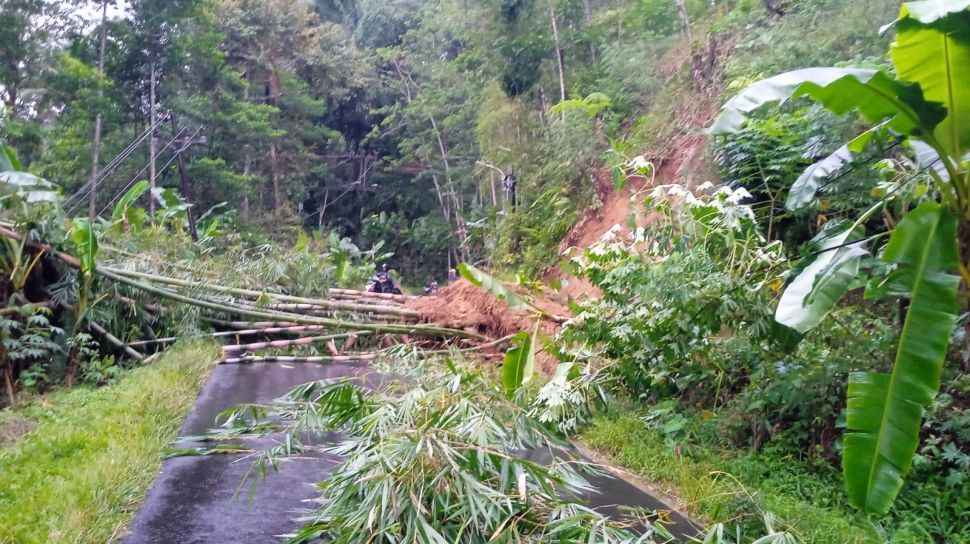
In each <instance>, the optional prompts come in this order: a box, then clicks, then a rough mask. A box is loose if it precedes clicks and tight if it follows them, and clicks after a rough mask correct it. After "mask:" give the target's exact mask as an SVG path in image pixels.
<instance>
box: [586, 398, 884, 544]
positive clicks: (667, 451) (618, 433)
mask: <svg viewBox="0 0 970 544" xmlns="http://www.w3.org/2000/svg"><path fill="white" fill-rule="evenodd" d="M580 438H581V439H582V440H583V441H584V442H585V443H586V444H588V445H589V446H590V447H592V448H593V449H595V450H598V451H600V452H602V453H604V454H606V455H607V456H608V458H609V459H610V460H611V461H612V462H614V463H616V464H617V465H619V466H622V467H625V468H626V469H628V470H630V471H631V472H633V473H635V474H637V475H638V476H641V477H643V478H645V479H647V480H649V481H651V482H653V483H655V484H657V485H658V486H660V487H662V488H664V489H665V490H669V492H670V493H671V494H672V495H675V496H677V497H679V498H680V499H681V501H682V502H683V507H684V509H685V510H686V511H687V512H688V513H690V514H691V515H692V516H695V517H696V518H698V519H700V520H702V521H703V522H705V523H711V524H713V523H725V524H729V525H731V524H734V523H736V522H738V521H740V522H741V524H742V525H743V526H744V527H747V528H750V530H751V531H752V532H753V533H756V532H760V533H761V534H764V522H763V514H764V513H765V512H770V513H771V514H772V515H773V516H774V517H775V523H774V528H775V529H776V530H788V531H791V532H793V533H796V534H797V535H799V536H800V537H801V539H802V541H804V542H807V543H818V544H822V543H825V544H828V543H833V542H838V543H840V544H841V543H846V544H863V543H865V544H868V543H875V542H881V541H882V540H881V539H880V538H879V536H878V535H877V534H876V531H875V530H874V529H873V528H872V526H871V524H869V523H867V521H866V520H865V519H864V518H862V517H860V516H858V515H857V514H855V513H853V512H851V511H850V510H849V509H848V508H847V506H846V505H845V501H844V499H843V496H844V493H843V492H842V487H841V484H840V483H839V482H840V481H839V480H838V474H837V473H836V472H835V471H834V470H833V471H832V472H831V474H825V473H820V472H819V470H818V468H817V467H813V468H812V471H811V472H809V469H808V467H805V466H803V465H802V464H801V463H799V462H792V461H790V460H785V459H781V458H777V457H772V456H771V455H770V454H757V455H755V454H752V455H749V456H742V457H736V458H728V457H723V456H719V455H716V454H713V453H711V452H708V451H705V450H703V449H700V448H692V450H691V453H690V454H687V455H677V454H675V452H674V451H673V450H672V449H671V448H670V447H669V446H668V445H667V444H665V443H664V438H663V436H662V435H661V434H660V433H659V432H656V431H652V430H650V429H647V428H646V427H645V426H644V425H643V423H642V422H641V421H640V420H639V419H638V417H637V415H636V414H631V413H629V412H624V413H619V412H613V413H609V414H606V415H604V416H599V417H597V418H596V419H594V420H593V421H592V422H591V424H590V425H589V427H588V428H587V430H586V431H585V432H584V433H583V434H582V436H581V437H580ZM739 518H740V520H739ZM730 532H731V533H732V534H733V529H731V531H730Z"/></svg>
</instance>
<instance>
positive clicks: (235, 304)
mask: <svg viewBox="0 0 970 544" xmlns="http://www.w3.org/2000/svg"><path fill="white" fill-rule="evenodd" d="M196 300H201V301H205V302H210V303H213V304H221V305H224V306H229V307H232V308H241V309H246V310H253V311H269V312H274V313H286V314H288V315H303V316H313V317H322V318H330V317H333V315H332V311H328V310H324V309H322V308H316V309H312V310H311V309H303V310H299V311H294V312H285V311H283V310H281V309H278V308H279V306H278V305H270V306H259V305H257V304H254V303H252V302H251V301H248V300H245V301H232V302H230V301H225V300H220V299H219V298H215V297H207V296H202V297H198V298H197V299H196ZM374 317H380V318H382V319H381V321H382V322H383V323H415V322H417V321H419V318H417V317H411V316H398V315H393V314H375V315H374ZM293 325H297V323H293Z"/></svg>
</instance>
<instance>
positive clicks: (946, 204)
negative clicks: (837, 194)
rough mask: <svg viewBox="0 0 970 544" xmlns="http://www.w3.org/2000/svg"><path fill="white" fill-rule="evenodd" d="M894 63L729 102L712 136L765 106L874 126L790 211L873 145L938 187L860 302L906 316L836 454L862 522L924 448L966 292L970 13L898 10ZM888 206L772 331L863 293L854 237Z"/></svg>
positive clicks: (861, 392)
mask: <svg viewBox="0 0 970 544" xmlns="http://www.w3.org/2000/svg"><path fill="white" fill-rule="evenodd" d="M890 28H894V29H895V32H896V39H895V41H894V42H893V44H892V45H891V49H890V57H891V60H892V64H893V67H894V69H895V74H896V75H895V76H892V75H890V74H888V73H886V72H884V71H880V70H867V69H857V68H808V69H803V70H796V71H793V72H788V73H784V74H781V75H778V76H774V77H771V78H769V79H766V80H763V81H759V82H757V83H755V84H753V85H751V86H750V87H748V88H747V89H745V90H744V91H742V92H741V93H740V94H739V95H737V96H736V97H734V98H732V99H731V100H730V101H728V102H727V103H726V104H725V106H724V107H723V110H722V113H721V115H720V116H719V118H718V119H717V120H716V122H715V124H714V126H713V127H712V131H713V132H714V133H722V134H723V133H730V132H733V131H736V130H737V129H739V128H740V127H741V126H742V124H743V123H744V121H745V119H746V118H747V115H748V114H750V113H751V112H753V111H754V110H756V109H758V108H759V107H761V106H762V105H765V104H769V103H781V102H784V101H787V100H790V99H793V98H799V97H808V98H810V99H813V100H815V101H816V102H818V103H820V104H821V105H822V106H823V107H825V108H826V109H828V110H830V111H832V112H833V113H836V114H839V115H842V114H848V113H851V112H858V113H859V114H860V115H861V116H862V117H863V118H864V119H866V120H867V121H869V122H871V123H873V125H874V126H873V127H872V128H871V129H870V130H867V131H866V132H864V133H863V134H861V135H860V136H859V137H858V138H855V139H854V140H852V141H851V142H849V143H848V144H846V145H845V146H843V147H841V148H840V149H839V150H837V151H836V152H835V153H833V154H832V155H831V156H829V157H826V158H824V159H822V161H820V162H819V163H816V164H814V165H812V166H810V167H809V168H808V169H807V170H806V171H805V172H804V173H803V174H802V176H800V177H799V179H798V180H797V181H796V182H795V184H794V185H793V186H792V188H791V191H790V192H789V196H788V202H787V205H788V207H789V208H791V209H797V208H800V207H804V206H806V205H809V204H811V203H812V202H813V201H814V200H815V197H816V194H817V191H818V188H819V186H820V182H821V181H822V180H824V179H826V178H827V177H829V176H831V175H832V174H834V173H836V172H838V171H839V170H841V169H843V168H844V167H845V166H846V165H848V164H849V163H851V162H852V161H853V159H854V157H855V155H857V154H858V153H860V152H861V151H862V150H863V149H865V148H866V147H867V146H868V145H870V144H871V142H873V141H875V140H878V138H875V137H874V136H875V135H877V134H879V133H884V134H889V135H892V136H893V137H895V138H897V139H898V140H899V141H901V142H903V143H904V144H905V145H906V147H908V148H909V149H910V151H911V152H912V153H913V154H914V155H915V157H916V159H917V161H918V163H919V164H920V168H921V172H922V171H925V172H927V174H928V175H929V176H930V177H931V178H932V179H933V182H934V186H935V193H934V194H935V195H937V196H936V198H929V197H927V198H924V201H923V202H922V203H921V204H920V205H919V206H917V207H916V208H915V209H913V210H912V211H909V212H908V213H906V214H905V215H904V216H903V217H902V219H901V220H900V221H899V223H898V225H897V226H896V228H895V229H894V230H893V231H892V232H891V233H890V236H889V241H888V243H887V244H886V245H885V247H884V248H882V251H881V254H882V257H881V258H882V260H883V264H884V265H885V266H884V267H883V268H885V270H887V271H888V273H887V275H886V276H885V277H882V278H877V279H876V281H875V282H874V283H873V284H872V285H871V286H870V288H868V289H867V292H866V295H867V297H870V298H871V297H877V296H895V297H901V298H904V299H907V300H908V301H909V307H908V311H907V314H906V319H905V322H904V323H903V326H902V330H901V332H900V336H899V344H898V347H897V352H896V356H895V360H894V365H893V369H892V372H890V373H883V372H856V373H853V374H852V375H850V377H849V388H848V402H847V419H846V425H847V430H848V432H847V434H846V436H845V440H844V444H845V447H844V449H843V454H842V465H843V473H844V478H845V485H846V491H847V493H848V496H849V500H850V502H851V503H852V504H853V505H854V506H856V507H859V508H861V509H863V510H865V511H866V512H870V513H876V514H883V513H885V512H887V511H888V510H889V508H890V507H891V506H892V503H893V502H894V500H895V498H896V496H897V495H898V493H899V490H900V488H901V487H902V484H903V478H904V477H905V475H906V474H907V472H908V471H909V469H910V467H911V465H912V461H913V456H914V454H915V451H916V448H917V446H918V444H919V430H920V423H921V420H922V416H923V410H924V408H925V407H926V406H927V405H928V404H929V403H930V402H931V401H932V400H933V398H934V396H935V395H936V393H937V392H938V391H939V388H940V376H941V373H942V367H943V363H944V359H945V356H946V351H947V348H948V344H949V340H950V336H951V334H952V332H953V328H954V326H955V324H956V319H957V314H958V311H959V308H960V306H961V305H962V306H963V307H966V305H967V303H966V301H963V302H960V301H958V296H957V294H958V289H959V285H960V280H961V278H962V280H963V282H964V283H965V284H970V153H968V152H970V69H968V67H970V0H929V1H919V2H908V3H905V4H903V6H902V8H901V11H900V13H899V17H898V18H897V19H896V21H895V22H893V23H892V24H890V25H887V26H886V27H884V30H888V29H890ZM891 198H892V195H891V194H886V195H885V196H884V198H883V199H882V200H881V201H880V202H878V203H876V204H875V205H874V206H873V207H872V208H870V209H869V210H868V211H866V212H865V213H864V214H863V215H862V216H861V217H860V218H858V219H857V220H856V221H854V222H850V223H849V224H843V225H837V226H834V227H831V228H827V229H824V230H823V232H822V234H821V235H820V238H819V239H817V240H816V242H817V244H816V247H817V251H815V252H813V254H812V255H808V256H805V258H803V263H802V264H803V266H802V267H801V272H800V273H799V274H797V275H796V276H795V278H794V279H793V280H792V281H791V282H790V283H789V285H788V287H787V289H786V291H785V293H784V294H783V296H782V298H781V302H780V304H779V305H778V308H777V311H776V314H775V318H776V320H777V321H779V322H780V323H782V324H785V325H788V326H789V327H791V328H793V329H796V330H798V331H800V332H805V331H807V330H809V329H811V328H812V327H814V326H815V325H817V324H818V323H820V322H821V321H822V319H823V318H824V317H825V316H826V315H827V314H828V313H829V312H830V311H831V310H832V309H833V308H834V307H835V306H836V305H837V303H838V301H839V299H840V298H841V297H842V295H844V294H845V292H846V291H847V290H848V289H850V288H851V287H852V286H853V285H855V284H856V283H857V281H858V270H859V266H860V261H861V259H863V258H864V257H865V256H866V255H867V254H869V252H870V251H871V249H870V248H869V247H868V246H869V245H871V244H872V241H871V240H866V239H864V238H863V232H862V228H861V226H862V225H863V224H864V223H865V222H866V220H867V219H868V218H869V217H871V216H872V214H874V213H875V212H876V211H878V210H880V209H882V207H883V206H885V205H886V204H887V202H889V201H890V200H891Z"/></svg>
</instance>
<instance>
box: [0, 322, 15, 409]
mask: <svg viewBox="0 0 970 544" xmlns="http://www.w3.org/2000/svg"><path fill="white" fill-rule="evenodd" d="M0 364H2V365H3V379H4V382H6V385H7V396H8V397H10V406H17V394H16V392H14V389H13V377H12V375H13V361H8V360H7V354H6V352H5V351H4V350H3V337H2V336H0Z"/></svg>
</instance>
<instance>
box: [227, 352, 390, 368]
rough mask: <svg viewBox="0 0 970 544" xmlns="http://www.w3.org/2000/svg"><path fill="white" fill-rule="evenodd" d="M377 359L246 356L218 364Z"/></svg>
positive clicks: (367, 358) (369, 358)
mask: <svg viewBox="0 0 970 544" xmlns="http://www.w3.org/2000/svg"><path fill="white" fill-rule="evenodd" d="M376 358H377V355H375V354H373V353H371V354H367V355H337V356H331V357H325V356H317V357H284V356H278V355H270V356H266V357H257V356H254V355H247V356H245V357H232V358H229V359H223V360H222V361H221V362H220V363H219V364H230V365H231V364H246V363H368V362H370V361H373V360H374V359H376Z"/></svg>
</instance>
